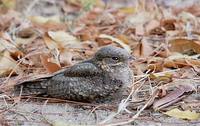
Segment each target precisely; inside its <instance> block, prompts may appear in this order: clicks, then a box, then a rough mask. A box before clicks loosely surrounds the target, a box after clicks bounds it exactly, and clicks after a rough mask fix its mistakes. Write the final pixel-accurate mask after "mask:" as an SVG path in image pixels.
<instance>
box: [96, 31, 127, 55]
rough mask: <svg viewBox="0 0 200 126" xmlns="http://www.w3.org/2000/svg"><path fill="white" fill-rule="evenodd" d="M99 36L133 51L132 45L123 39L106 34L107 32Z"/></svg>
mask: <svg viewBox="0 0 200 126" xmlns="http://www.w3.org/2000/svg"><path fill="white" fill-rule="evenodd" d="M99 38H103V39H109V40H112V41H113V42H115V43H116V44H119V45H120V46H121V47H122V48H124V49H126V50H127V51H128V52H131V48H130V46H129V45H127V44H125V43H124V42H123V41H121V40H119V39H117V38H114V37H112V36H110V35H105V34H101V35H99Z"/></svg>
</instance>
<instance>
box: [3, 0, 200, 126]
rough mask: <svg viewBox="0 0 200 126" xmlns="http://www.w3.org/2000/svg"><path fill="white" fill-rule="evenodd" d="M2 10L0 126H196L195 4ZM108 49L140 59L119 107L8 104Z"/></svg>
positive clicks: (25, 5) (39, 101) (88, 0)
mask: <svg viewBox="0 0 200 126" xmlns="http://www.w3.org/2000/svg"><path fill="white" fill-rule="evenodd" d="M0 4H1V5H2V6H0V13H1V15H0V19H1V20H0V26H1V27H0V30H1V31H0V54H1V55H0V77H1V78H0V84H1V85H0V89H1V90H0V92H1V94H0V96H2V97H1V105H0V106H1V108H0V110H1V112H0V114H1V116H0V117H1V118H0V119H1V120H2V121H1V122H2V125H15V124H19V125H23V124H24V125H34V124H35V125H72V124H77V125H78V124H82V125H88V124H92V125H127V124H138V125H146V124H152V125H155V124H157V123H160V124H164V125H165V124H166V125H173V124H180V125H198V124H199V123H200V118H199V114H200V104H199V100H200V95H199V93H200V85H199V82H200V78H199V74H200V69H199V67H200V61H199V60H200V58H199V53H200V44H199V41H200V40H199V39H200V36H199V35H200V34H199V20H200V18H199V16H200V15H199V4H200V2H199V1H197V0H191V1H189V0H188V1H187V0H186V1H184V0H179V1H178V0H175V1H170V0H160V1H153V0H150V1H147V0H145V1H142V0H129V1H119V2H116V1H114V0H60V1H56V0H52V1H42V0H33V1H31V0H26V1H25V0H10V1H9V0H2V2H1V3H0ZM108 44H113V45H116V46H119V47H121V48H124V49H126V50H127V51H129V52H130V53H131V54H132V55H134V56H135V57H136V58H137V59H136V60H135V61H133V62H131V64H130V65H131V66H130V67H131V69H133V72H134V75H135V82H134V83H133V84H132V85H131V86H130V87H129V89H128V90H129V95H127V97H126V98H125V99H123V100H122V101H121V102H119V103H110V104H109V103H106V104H90V103H88V104H85V103H80V102H73V101H67V100H61V99H53V98H41V97H33V96H29V97H23V96H19V97H13V95H12V88H13V85H16V84H19V83H22V82H27V81H37V79H41V78H46V77H47V78H48V77H51V76H53V75H55V74H56V73H57V72H59V71H62V70H63V69H64V68H66V67H69V66H71V65H73V64H75V63H78V62H80V61H82V60H84V59H87V58H90V57H91V56H92V55H93V54H94V53H95V52H96V51H97V49H98V48H100V47H101V46H103V45H108ZM5 96H6V97H5ZM63 102H64V103H63ZM43 103H44V104H43ZM67 108H68V109H67ZM69 108H70V109H69ZM63 110H64V112H63ZM90 111H91V113H90ZM52 113H53V114H52ZM89 113H90V114H89ZM67 115H68V116H67ZM69 115H70V116H69ZM169 117H171V118H169ZM177 118H178V119H177ZM50 120H51V121H50ZM52 120H55V121H53V122H52ZM74 120H76V121H74ZM77 120H78V121H77ZM186 120H188V121H186ZM145 122H146V123H145Z"/></svg>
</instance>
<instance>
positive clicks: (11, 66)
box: [0, 51, 17, 76]
mask: <svg viewBox="0 0 200 126" xmlns="http://www.w3.org/2000/svg"><path fill="white" fill-rule="evenodd" d="M12 70H14V72H15V71H16V70H17V62H16V61H15V60H13V59H12V58H11V56H10V53H9V52H8V51H4V52H3V53H2V54H1V55H0V76H4V75H8V74H9V73H10V72H11V71H12Z"/></svg>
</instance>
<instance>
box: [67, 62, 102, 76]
mask: <svg viewBox="0 0 200 126" xmlns="http://www.w3.org/2000/svg"><path fill="white" fill-rule="evenodd" d="M99 73H100V71H99V69H98V68H97V67H96V66H95V65H93V64H92V63H80V64H76V65H74V66H72V67H70V68H69V69H67V70H66V71H65V72H64V74H65V76H80V77H81V76H96V75H98V74H99Z"/></svg>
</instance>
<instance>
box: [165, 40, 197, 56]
mask: <svg viewBox="0 0 200 126" xmlns="http://www.w3.org/2000/svg"><path fill="white" fill-rule="evenodd" d="M169 50H170V51H171V52H180V53H187V52H189V51H194V52H195V53H200V42H199V41H194V40H188V39H181V38H180V39H173V40H170V41H169Z"/></svg>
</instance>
